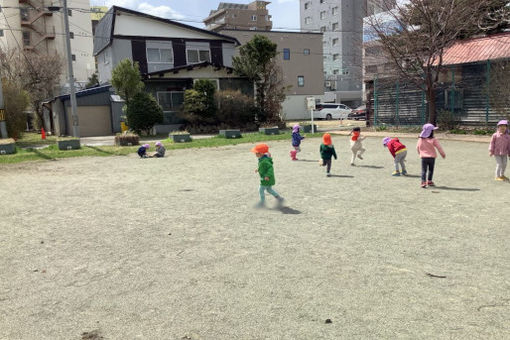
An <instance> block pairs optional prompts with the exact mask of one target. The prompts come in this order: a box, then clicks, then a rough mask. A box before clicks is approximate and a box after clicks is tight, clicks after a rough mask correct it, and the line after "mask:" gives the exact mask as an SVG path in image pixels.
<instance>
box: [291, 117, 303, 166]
mask: <svg viewBox="0 0 510 340" xmlns="http://www.w3.org/2000/svg"><path fill="white" fill-rule="evenodd" d="M300 129H301V126H299V124H296V125H294V126H293V127H292V147H293V148H294V150H291V151H290V158H291V159H292V160H293V161H297V160H298V159H297V157H296V155H297V153H298V152H301V147H300V145H301V141H302V140H303V139H305V137H304V136H301V135H300V134H299V130H300Z"/></svg>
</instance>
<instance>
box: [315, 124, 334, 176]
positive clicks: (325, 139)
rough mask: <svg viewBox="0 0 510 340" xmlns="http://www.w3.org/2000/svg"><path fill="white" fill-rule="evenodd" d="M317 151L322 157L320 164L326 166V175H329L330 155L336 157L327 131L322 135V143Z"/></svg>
mask: <svg viewBox="0 0 510 340" xmlns="http://www.w3.org/2000/svg"><path fill="white" fill-rule="evenodd" d="M319 151H320V153H321V159H322V162H321V165H322V166H325V167H326V176H328V177H331V174H330V173H329V171H330V170H331V157H335V159H337V158H336V152H335V147H334V146H333V143H332V142H331V135H330V134H329V133H325V134H324V135H323V136H322V144H321V147H320V149H319Z"/></svg>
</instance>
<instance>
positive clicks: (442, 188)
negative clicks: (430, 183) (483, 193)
mask: <svg viewBox="0 0 510 340" xmlns="http://www.w3.org/2000/svg"><path fill="white" fill-rule="evenodd" d="M433 188H434V189H439V190H451V191H480V189H478V188H454V187H445V186H440V187H433Z"/></svg>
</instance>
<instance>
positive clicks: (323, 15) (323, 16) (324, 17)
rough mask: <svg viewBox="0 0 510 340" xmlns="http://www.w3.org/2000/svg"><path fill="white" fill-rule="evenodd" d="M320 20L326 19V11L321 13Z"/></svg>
mask: <svg viewBox="0 0 510 340" xmlns="http://www.w3.org/2000/svg"><path fill="white" fill-rule="evenodd" d="M321 19H326V11H322V12H321Z"/></svg>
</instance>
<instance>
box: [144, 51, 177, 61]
mask: <svg viewBox="0 0 510 340" xmlns="http://www.w3.org/2000/svg"><path fill="white" fill-rule="evenodd" d="M147 62H149V63H165V64H168V63H173V62H174V56H173V51H172V49H171V48H148V49H147Z"/></svg>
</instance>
